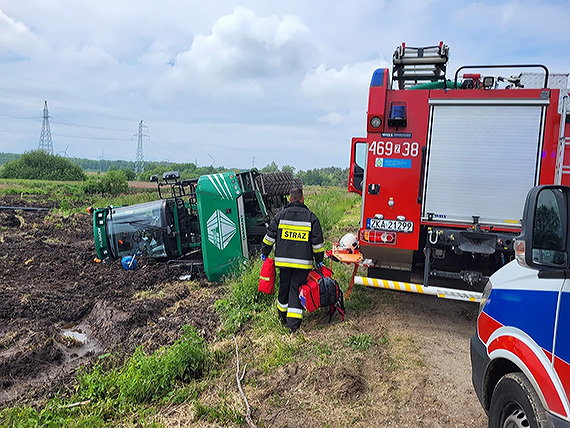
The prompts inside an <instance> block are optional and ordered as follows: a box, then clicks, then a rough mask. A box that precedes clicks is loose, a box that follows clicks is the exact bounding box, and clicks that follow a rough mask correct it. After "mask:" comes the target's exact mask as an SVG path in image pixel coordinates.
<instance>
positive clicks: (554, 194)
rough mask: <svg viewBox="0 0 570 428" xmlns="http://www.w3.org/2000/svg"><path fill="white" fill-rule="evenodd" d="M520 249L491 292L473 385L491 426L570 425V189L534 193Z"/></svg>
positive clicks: (482, 315)
mask: <svg viewBox="0 0 570 428" xmlns="http://www.w3.org/2000/svg"><path fill="white" fill-rule="evenodd" d="M514 248H515V253H516V261H512V262H510V263H509V264H507V265H506V266H504V267H503V268H501V269H500V270H498V271H497V272H496V273H495V274H493V275H492V276H491V278H490V279H489V281H488V283H487V285H486V287H485V290H484V292H483V298H482V301H481V306H480V312H479V316H478V319H477V333H476V334H475V335H474V336H473V337H472V339H471V366H472V378H473V385H474V387H475V391H476V393H477V396H478V398H479V401H480V402H481V404H482V405H483V408H484V409H485V411H486V412H487V413H488V415H489V426H490V427H570V402H569V398H570V187H567V186H556V185H544V186H536V187H534V188H532V189H531V190H530V192H529V193H528V195H527V198H526V203H525V208H524V212H523V219H522V223H521V234H520V235H519V236H518V237H517V239H516V240H515V243H514Z"/></svg>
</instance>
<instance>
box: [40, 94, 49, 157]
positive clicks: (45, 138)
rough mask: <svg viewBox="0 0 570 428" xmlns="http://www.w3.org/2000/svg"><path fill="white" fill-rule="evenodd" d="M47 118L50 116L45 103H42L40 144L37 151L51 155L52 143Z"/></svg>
mask: <svg viewBox="0 0 570 428" xmlns="http://www.w3.org/2000/svg"><path fill="white" fill-rule="evenodd" d="M49 117H50V116H49V111H48V105H47V101H44V113H43V121H42V131H41V133H40V143H39V145H38V150H43V151H44V152H47V153H49V154H50V155H53V143H52V141H51V131H50V129H49Z"/></svg>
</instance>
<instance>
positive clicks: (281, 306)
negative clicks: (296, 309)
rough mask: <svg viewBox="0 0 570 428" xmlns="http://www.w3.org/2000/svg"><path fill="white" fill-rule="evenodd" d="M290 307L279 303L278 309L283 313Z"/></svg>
mask: <svg viewBox="0 0 570 428" xmlns="http://www.w3.org/2000/svg"><path fill="white" fill-rule="evenodd" d="M288 306H289V305H282V304H281V303H279V301H277V309H279V310H280V311H281V312H287V307H288Z"/></svg>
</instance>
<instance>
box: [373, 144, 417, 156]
mask: <svg viewBox="0 0 570 428" xmlns="http://www.w3.org/2000/svg"><path fill="white" fill-rule="evenodd" d="M368 151H369V152H372V154H374V155H376V156H391V155H400V156H410V157H416V156H417V155H418V153H419V151H420V145H419V144H418V143H416V142H413V143H410V142H408V141H404V142H403V143H393V142H392V141H372V143H370V147H368Z"/></svg>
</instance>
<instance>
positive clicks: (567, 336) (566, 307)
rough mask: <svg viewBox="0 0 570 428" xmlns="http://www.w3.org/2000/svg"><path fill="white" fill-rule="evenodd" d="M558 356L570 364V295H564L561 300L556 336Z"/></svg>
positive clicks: (567, 293)
mask: <svg viewBox="0 0 570 428" xmlns="http://www.w3.org/2000/svg"><path fill="white" fill-rule="evenodd" d="M555 352H556V356H557V357H558V358H560V359H562V360H564V361H566V362H567V363H568V362H570V293H569V292H564V293H562V298H561V300H560V318H559V319H558V334H557V335H556V349H555Z"/></svg>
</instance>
